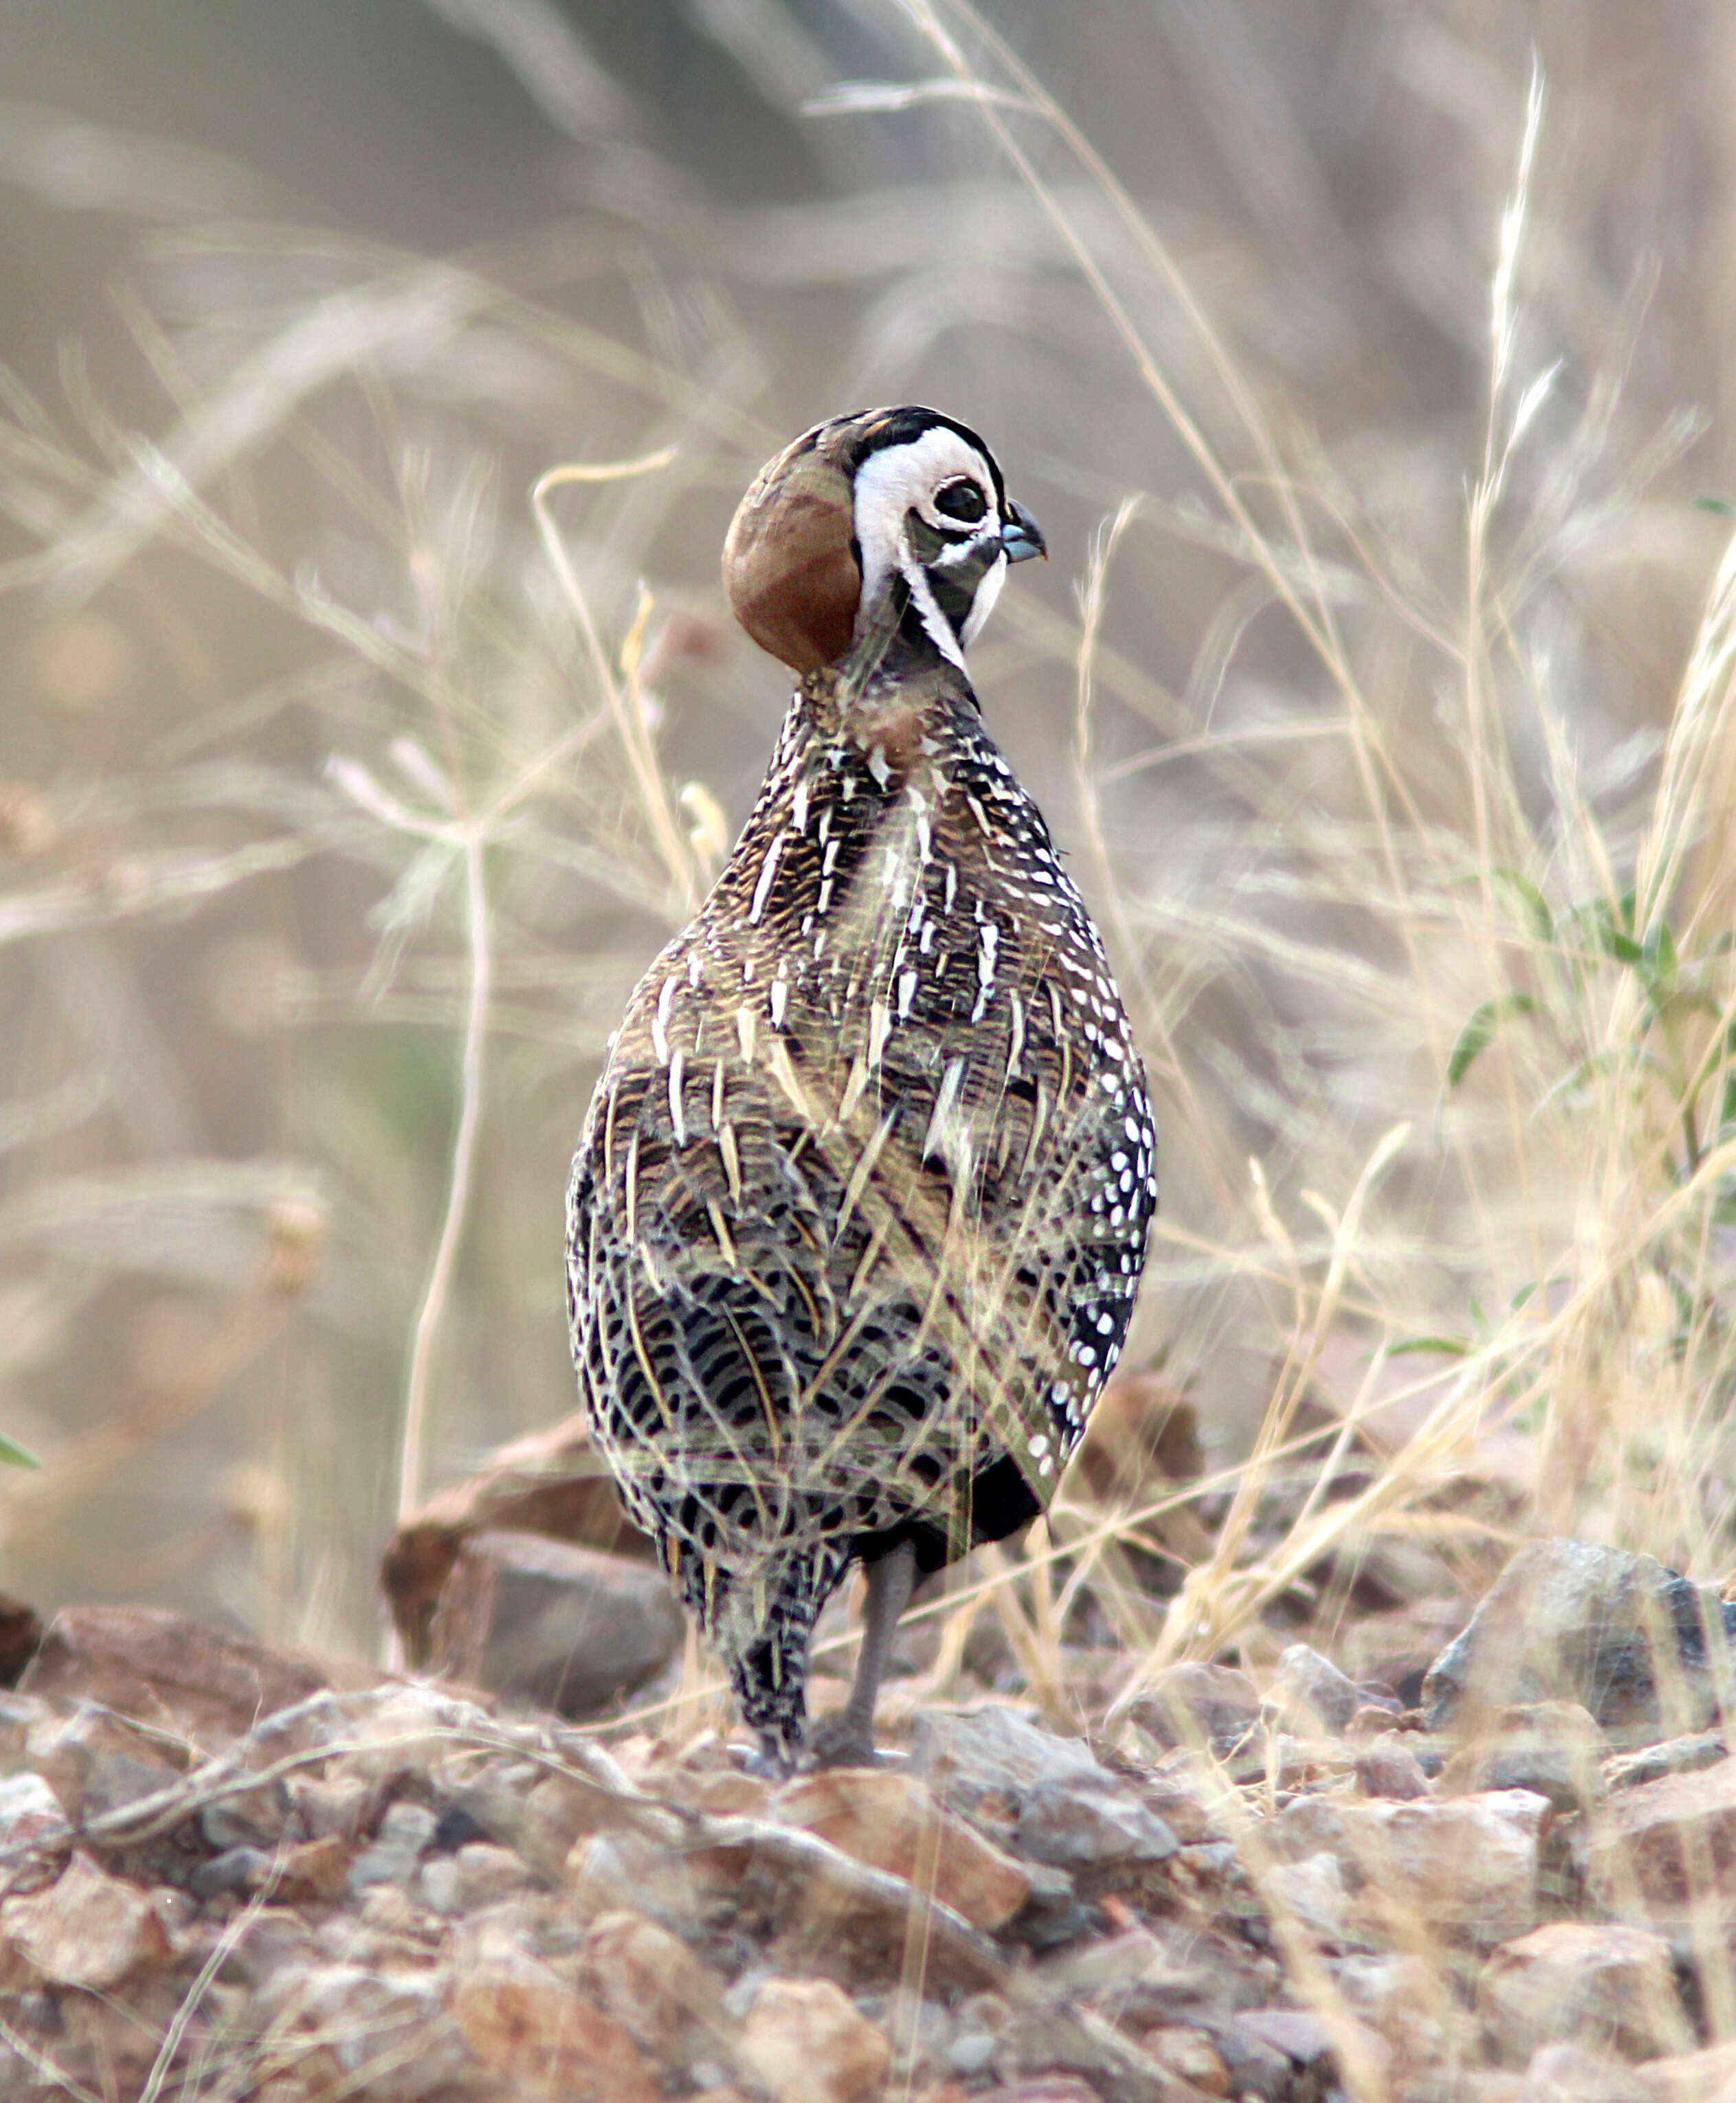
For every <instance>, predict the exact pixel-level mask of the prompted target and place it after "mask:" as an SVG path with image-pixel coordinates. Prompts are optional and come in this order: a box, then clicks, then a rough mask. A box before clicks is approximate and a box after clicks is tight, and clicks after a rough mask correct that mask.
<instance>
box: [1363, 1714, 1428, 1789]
mask: <svg viewBox="0 0 1736 2103" xmlns="http://www.w3.org/2000/svg"><path fill="white" fill-rule="evenodd" d="M1355 1774H1356V1786H1357V1788H1358V1789H1360V1790H1361V1791H1362V1794H1364V1796H1387V1797H1391V1798H1393V1800H1394V1801H1395V1803H1414V1802H1415V1801H1416V1800H1417V1798H1418V1797H1423V1796H1427V1794H1428V1793H1429V1782H1428V1776H1427V1775H1426V1774H1424V1772H1422V1762H1421V1761H1420V1760H1418V1758H1417V1756H1416V1754H1414V1753H1413V1751H1412V1750H1411V1749H1410V1747H1409V1745H1408V1744H1407V1743H1406V1742H1405V1740H1404V1735H1403V1733H1402V1732H1398V1731H1382V1732H1381V1734H1380V1736H1378V1737H1377V1738H1371V1739H1369V1741H1367V1743H1366V1744H1364V1745H1362V1746H1360V1748H1359V1749H1358V1750H1357V1754H1356V1764H1355Z"/></svg>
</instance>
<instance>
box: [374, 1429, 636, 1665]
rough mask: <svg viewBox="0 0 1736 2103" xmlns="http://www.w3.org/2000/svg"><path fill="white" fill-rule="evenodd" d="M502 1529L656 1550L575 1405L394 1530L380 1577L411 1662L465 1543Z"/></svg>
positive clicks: (418, 1659)
mask: <svg viewBox="0 0 1736 2103" xmlns="http://www.w3.org/2000/svg"><path fill="white" fill-rule="evenodd" d="M503 1531H504V1532H514V1533H536V1534H542V1535H545V1536H547V1537H548V1538H549V1539H550V1540H552V1541H572V1542H576V1543H577V1544H578V1545H581V1546H582V1547H586V1548H598V1549H603V1551H604V1552H605V1553H606V1554H615V1555H625V1556H630V1557H632V1558H634V1559H635V1560H637V1561H639V1562H642V1563H649V1562H651V1561H652V1560H653V1559H654V1551H653V1550H652V1545H651V1541H650V1540H649V1538H648V1536H646V1535H645V1534H643V1533H641V1532H639V1528H638V1527H636V1526H634V1523H632V1521H631V1520H630V1518H628V1517H627V1516H626V1514H625V1512H624V1511H623V1510H622V1509H621V1500H620V1498H619V1497H618V1496H617V1495H616V1493H615V1484H614V1481H613V1478H612V1477H611V1475H610V1474H609V1471H608V1465H607V1463H606V1462H605V1461H603V1456H601V1454H599V1452H597V1450H596V1447H594V1444H593V1443H592V1441H591V1436H590V1425H589V1424H588V1423H587V1422H586V1421H585V1416H584V1413H583V1412H582V1411H581V1412H578V1413H576V1415H574V1416H569V1417H566V1418H564V1419H563V1421H561V1422H560V1423H559V1424H556V1425H550V1427H549V1429H546V1430H544V1431H536V1432H532V1434H530V1436H529V1437H528V1438H518V1439H514V1441H513V1442H512V1443H511V1444H510V1445H508V1446H502V1447H501V1448H500V1449H499V1451H498V1452H496V1453H494V1454H493V1455H492V1456H491V1457H490V1459H489V1461H488V1462H487V1465H486V1466H485V1467H484V1468H483V1469H481V1471H480V1472H479V1473H478V1474H474V1475H471V1476H469V1477H467V1478H465V1481H463V1482H461V1483H453V1484H452V1485H450V1486H449V1487H447V1488H446V1489H443V1490H441V1491H439V1492H438V1493H437V1494H436V1495H435V1496H432V1497H430V1499H429V1501H428V1502H427V1503H426V1504H425V1505H423V1507H422V1509H421V1510H420V1511H419V1512H417V1513H416V1514H415V1516H414V1517H413V1518H410V1519H407V1521H406V1522H405V1523H404V1524H403V1526H401V1527H399V1528H398V1532H396V1533H395V1534H394V1536H392V1541H391V1545H389V1547H388V1549H387V1550H386V1553H385V1562H384V1564H383V1567H382V1568H381V1581H382V1583H383V1584H384V1585H385V1594H386V1597H387V1598H388V1599H389V1601H390V1603H391V1607H392V1619H393V1621H394V1622H395V1623H396V1624H397V1627H398V1634H400V1635H401V1636H402V1637H403V1642H404V1648H405V1651H406V1653H407V1656H409V1657H410V1659H411V1661H412V1663H414V1664H416V1665H424V1664H425V1663H426V1661H427V1658H428V1637H429V1629H430V1625H431V1623H432V1621H433V1620H434V1608H435V1606H436V1604H437V1603H438V1600H439V1597H440V1594H441V1592H442V1591H443V1589H444V1588H445V1585H446V1581H447V1577H448V1576H451V1574H452V1565H453V1563H456V1560H457V1559H458V1554H459V1551H460V1549H461V1548H462V1547H463V1545H464V1544H465V1541H467V1540H469V1539H470V1536H472V1535H474V1534H478V1533H486V1532H503Z"/></svg>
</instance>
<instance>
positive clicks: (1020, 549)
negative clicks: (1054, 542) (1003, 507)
mask: <svg viewBox="0 0 1736 2103" xmlns="http://www.w3.org/2000/svg"><path fill="white" fill-rule="evenodd" d="M1000 545H1002V547H1004V549H1006V551H1007V560H1008V562H1029V561H1030V558H1031V557H1032V556H1033V555H1041V556H1042V558H1044V561H1045V562H1047V561H1048V541H1046V540H1044V537H1043V528H1042V527H1040V526H1039V524H1038V523H1037V522H1036V520H1035V518H1032V517H1031V515H1030V513H1029V512H1028V511H1027V510H1026V509H1025V507H1024V505H1022V504H1013V503H1009V504H1008V506H1007V522H1006V524H1005V525H1004V526H1003V527H1001V529H1000Z"/></svg>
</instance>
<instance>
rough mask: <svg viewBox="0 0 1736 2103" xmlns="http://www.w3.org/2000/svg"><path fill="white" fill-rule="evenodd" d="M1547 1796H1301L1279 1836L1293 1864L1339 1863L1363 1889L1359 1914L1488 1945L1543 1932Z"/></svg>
mask: <svg viewBox="0 0 1736 2103" xmlns="http://www.w3.org/2000/svg"><path fill="white" fill-rule="evenodd" d="M1548 1815H1549V1804H1548V1803H1547V1799H1546V1798H1542V1797H1541V1796H1534V1795H1533V1794H1530V1793H1529V1791H1528V1790H1492V1791H1490V1792H1489V1793H1488V1794H1485V1795H1480V1796H1462V1797H1453V1798H1444V1799H1441V1800H1439V1801H1419V1802H1418V1803H1392V1802H1391V1801H1388V1800H1387V1799H1385V1798H1368V1799H1363V1798H1342V1797H1326V1796H1312V1797H1298V1798H1296V1799H1295V1801H1294V1802H1293V1803H1289V1804H1287V1805H1285V1807H1284V1809H1283V1810H1282V1811H1281V1812H1280V1813H1279V1816H1278V1818H1277V1821H1276V1824H1275V1830H1274V1836H1273V1837H1274V1838H1275V1842H1276V1843H1277V1845H1278V1846H1279V1847H1280V1849H1281V1850H1282V1852H1284V1854H1285V1855H1287V1856H1289V1858H1290V1859H1291V1860H1293V1861H1301V1860H1302V1859H1305V1858H1306V1856H1310V1855H1315V1854H1319V1853H1320V1852H1323V1851H1324V1852H1327V1853H1329V1854H1333V1855H1335V1856H1337V1857H1338V1862H1339V1865H1340V1867H1341V1868H1342V1870H1343V1872H1344V1874H1345V1875H1346V1877H1347V1879H1348V1880H1350V1881H1351V1883H1353V1884H1355V1883H1360V1885H1361V1887H1362V1888H1361V1893H1360V1905H1359V1911H1360V1914H1362V1915H1363V1916H1364V1918H1367V1919H1368V1920H1369V1922H1370V1923H1372V1924H1373V1926H1374V1927H1377V1928H1379V1927H1382V1924H1383V1923H1386V1922H1387V1920H1388V1919H1389V1918H1391V1919H1392V1920H1396V1921H1404V1920H1409V1921H1416V1920H1419V1919H1420V1920H1426V1921H1427V1922H1429V1923H1431V1926H1433V1927H1437V1928H1440V1929H1441V1930H1443V1931H1444V1932H1447V1933H1449V1934H1452V1935H1454V1936H1460V1937H1462V1938H1463V1939H1465V1940H1467V1941H1471V1942H1474V1943H1481V1944H1490V1943H1495V1942H1502V1941H1507V1939H1508V1938H1509V1937H1510V1936H1515V1935H1520V1934H1523V1933H1524V1932H1525V1931H1526V1930H1527V1929H1528V1928H1531V1927H1535V1926H1536V1925H1537V1916H1538V1869H1539V1865H1540V1861H1541V1853H1542V1835H1543V1830H1544V1825H1545V1821H1546V1820H1547V1817H1548Z"/></svg>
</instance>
